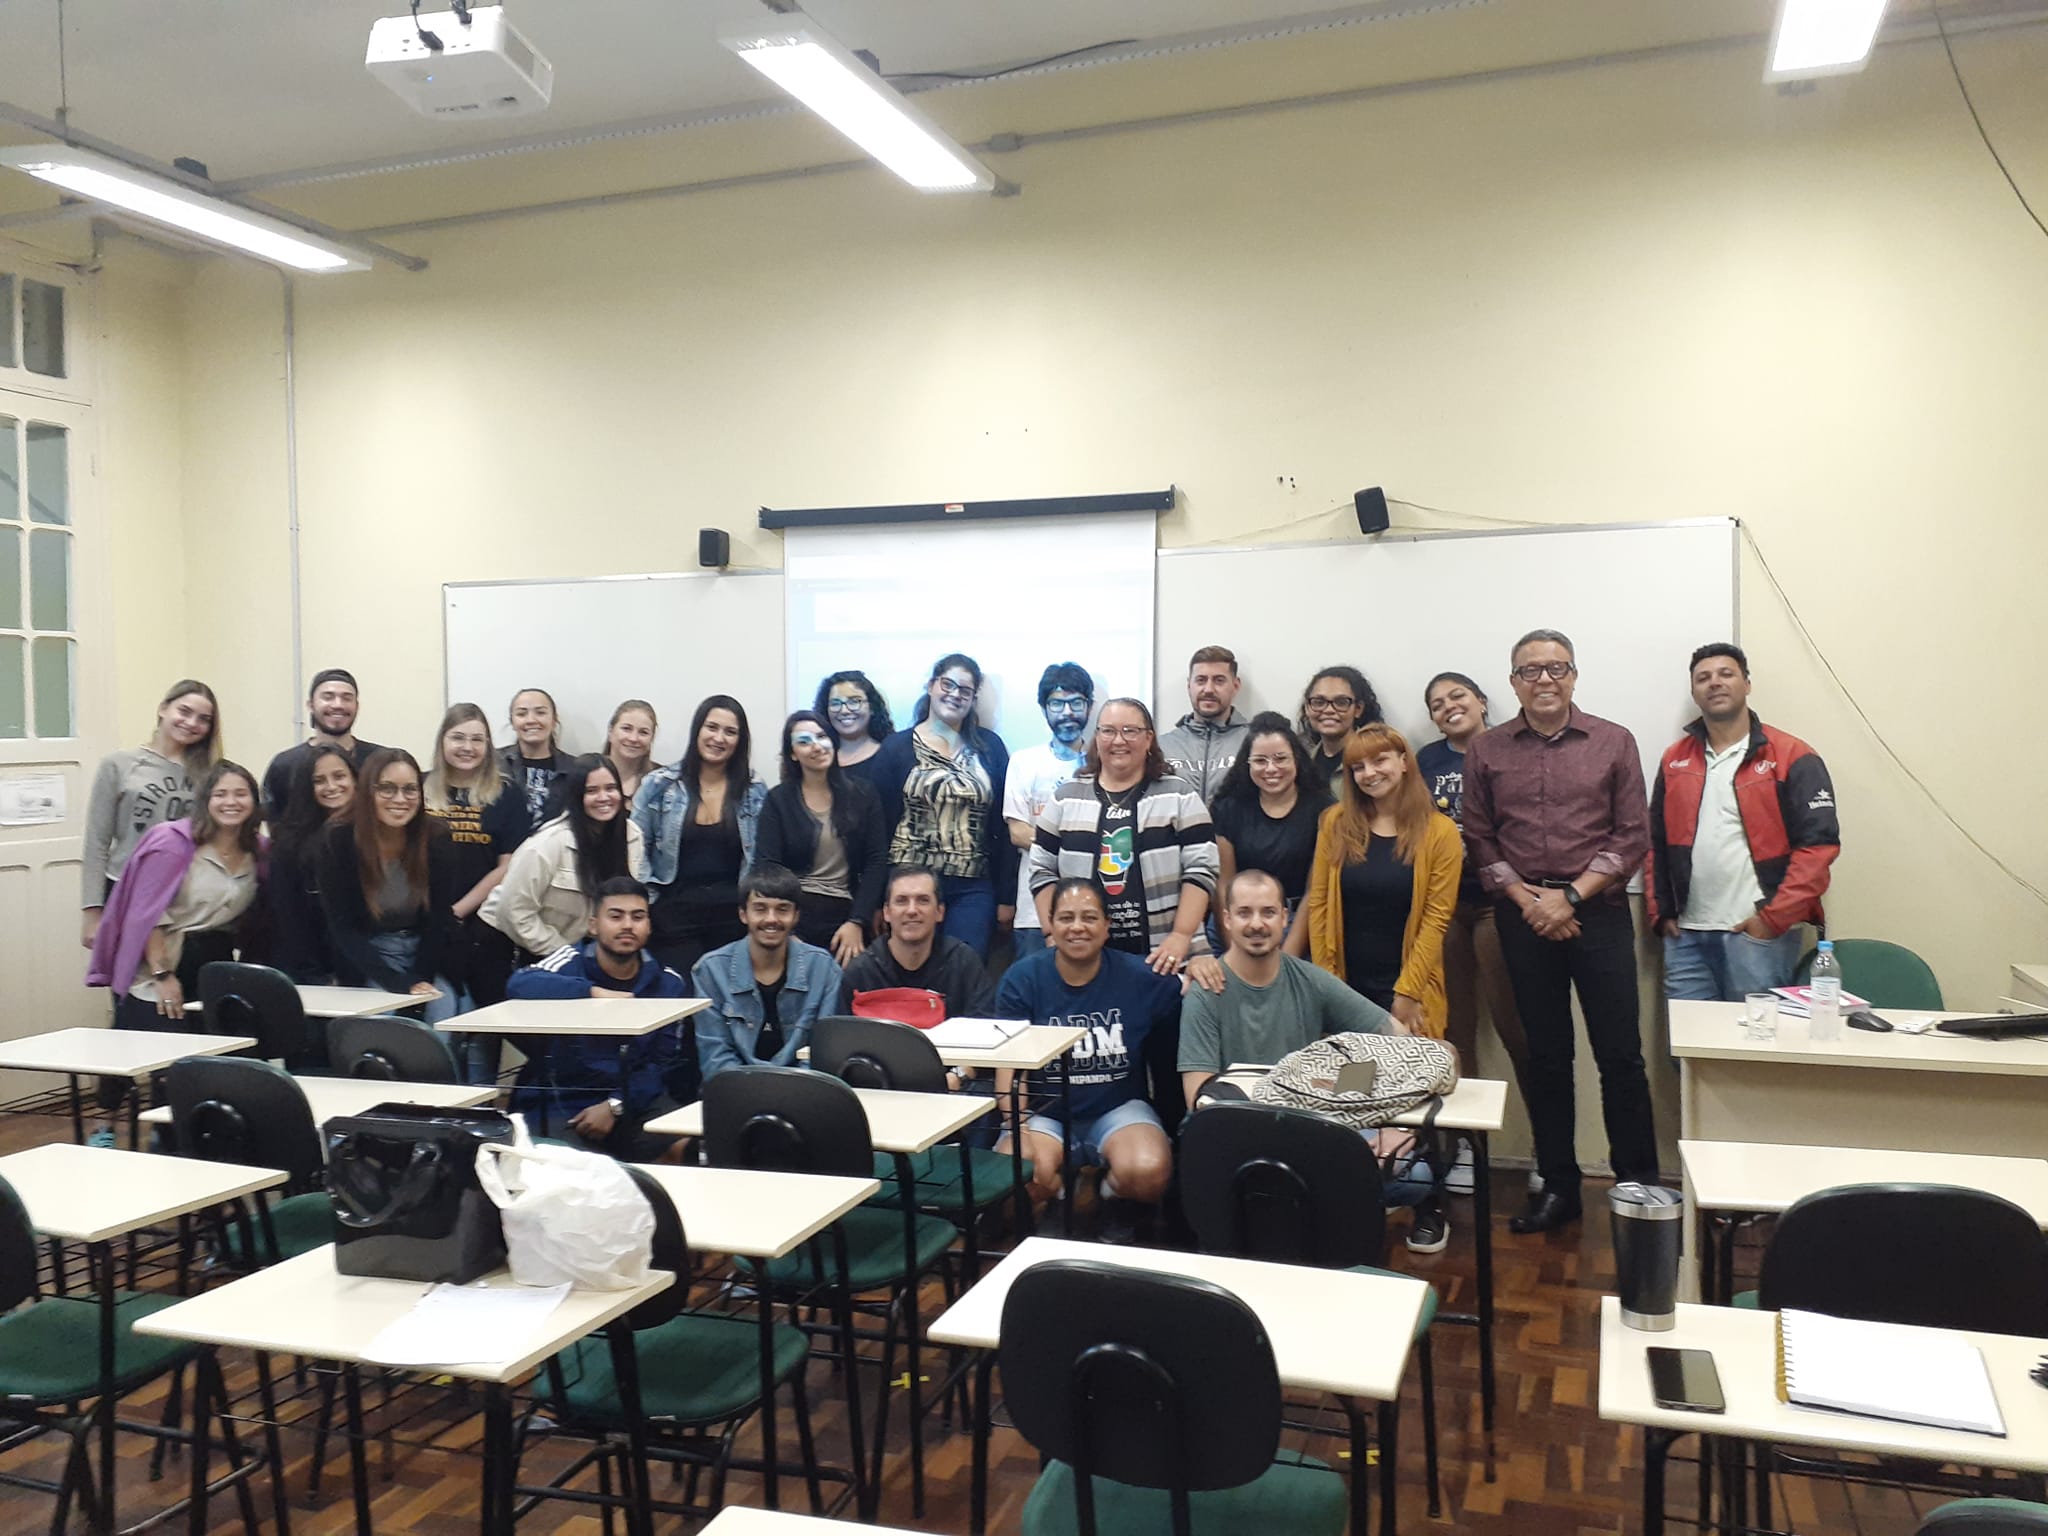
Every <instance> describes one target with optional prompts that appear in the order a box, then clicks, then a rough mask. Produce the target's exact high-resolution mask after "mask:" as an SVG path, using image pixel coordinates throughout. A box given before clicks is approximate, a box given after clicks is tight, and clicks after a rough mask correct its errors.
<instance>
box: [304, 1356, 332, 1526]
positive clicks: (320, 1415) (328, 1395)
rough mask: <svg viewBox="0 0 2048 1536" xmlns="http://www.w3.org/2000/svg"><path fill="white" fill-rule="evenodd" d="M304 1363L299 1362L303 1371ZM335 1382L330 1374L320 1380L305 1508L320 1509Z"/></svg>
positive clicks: (307, 1473) (307, 1471)
mask: <svg viewBox="0 0 2048 1536" xmlns="http://www.w3.org/2000/svg"><path fill="white" fill-rule="evenodd" d="M304 1366H305V1362H304V1361H303V1360H301V1361H300V1369H301V1370H303V1369H304ZM334 1393H335V1380H334V1377H333V1375H332V1374H329V1375H324V1376H322V1377H321V1378H320V1407H319V1410H318V1412H317V1413H315V1415H314V1417H313V1460H312V1464H311V1465H310V1466H309V1467H308V1468H307V1469H306V1507H307V1508H308V1509H318V1508H319V1507H320V1474H321V1473H322V1472H323V1471H324V1470H325V1469H326V1466H327V1440H328V1437H329V1436H330V1435H332V1434H333V1433H334Z"/></svg>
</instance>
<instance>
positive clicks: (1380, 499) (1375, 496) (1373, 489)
mask: <svg viewBox="0 0 2048 1536" xmlns="http://www.w3.org/2000/svg"><path fill="white" fill-rule="evenodd" d="M1351 501H1352V504H1353V505H1354V506H1356V507H1357V508H1358V531H1359V532H1360V533H1385V532H1386V531H1387V493H1386V492H1385V491H1383V490H1381V489H1380V488H1379V487H1378V486H1376V485H1375V486H1369V487H1368V488H1367V489H1365V490H1362V491H1358V492H1356V493H1355V494H1353V496H1352V498H1351Z"/></svg>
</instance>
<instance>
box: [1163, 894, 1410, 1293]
mask: <svg viewBox="0 0 2048 1536" xmlns="http://www.w3.org/2000/svg"><path fill="white" fill-rule="evenodd" d="M1223 923H1224V933H1223V936H1224V941H1225V943H1226V944H1227V945H1228V947H1227V948H1226V949H1225V950H1224V952H1223V990H1222V991H1221V992H1210V991H1207V990H1206V989H1205V988H1202V987H1189V988H1188V989H1187V994H1186V996H1184V997H1183V998H1182V999H1181V1013H1180V1057H1179V1066H1180V1081H1181V1089H1182V1091H1183V1092H1184V1093H1186V1095H1187V1100H1188V1108H1189V1109H1190V1110H1192V1109H1194V1108H1195V1100H1196V1099H1197V1098H1198V1097H1199V1096H1200V1094H1201V1092H1202V1090H1203V1089H1204V1088H1205V1087H1206V1086H1207V1085H1208V1082H1209V1080H1210V1079H1211V1078H1213V1077H1215V1076H1217V1075H1218V1074H1219V1073H1222V1072H1224V1071H1226V1070H1227V1069H1228V1068H1230V1067H1232V1066H1235V1065H1238V1064H1240V1063H1242V1064H1244V1065H1248V1066H1268V1067H1269V1066H1272V1065H1273V1064H1274V1063H1275V1062H1277V1061H1279V1060H1280V1058H1281V1057H1283V1056H1286V1055H1288V1054H1289V1053H1290V1052H1293V1051H1298V1050H1300V1049H1301V1048H1302V1047H1303V1046H1305V1045H1308V1044H1311V1043H1312V1042H1314V1041H1316V1040H1320V1039H1321V1038H1322V1037H1323V1036H1324V1035H1334V1034H1337V1033H1340V1032H1342V1031H1346V1030H1352V1031H1357V1032H1359V1033H1363V1034H1370V1035H1405V1034H1411V1033H1413V1031H1412V1030H1410V1029H1408V1028H1407V1027H1406V1026H1405V1025H1403V1024H1402V1023H1401V1022H1400V1021H1399V1020H1398V1019H1396V1018H1395V1017H1394V1016H1393V1015H1392V1014H1390V1013H1388V1012H1387V1011H1386V1010H1385V1009H1384V1008H1382V1007H1380V1006H1379V1004H1377V1003H1373V1002H1369V1001H1367V1000H1366V999H1365V998H1363V997H1361V996H1359V995H1358V993H1356V992H1354V991H1352V990H1351V988H1350V987H1348V986H1346V985H1345V984H1344V983H1343V982H1341V981H1339V980H1338V979H1337V978H1336V977H1334V976H1332V975H1331V974H1330V973H1329V972H1328V971H1325V970H1322V969H1320V968H1319V967H1317V966H1313V965H1310V964H1309V963H1308V961H1306V960H1299V959H1296V958H1295V957H1294V956H1293V955H1289V954H1283V953H1282V952H1281V948H1280V945H1281V941H1282V940H1283V939H1285V938H1286V936H1287V897H1286V894H1285V893H1284V892H1283V891H1282V890H1281V888H1280V882H1279V881H1278V880H1276V879H1274V878H1273V877H1272V876H1271V875H1269V874H1267V873H1266V872H1265V871H1264V870H1263V869H1246V870H1240V871H1239V872H1238V875H1237V878H1235V879H1234V880H1232V881H1231V882H1230V887H1229V889H1228V890H1227V891H1226V892H1225V893H1224V897H1223ZM1367 1134H1368V1136H1370V1137H1371V1138H1372V1139H1373V1141H1374V1144H1375V1150H1377V1151H1378V1152H1379V1153H1380V1154H1381V1156H1382V1157H1383V1158H1385V1157H1392V1156H1396V1155H1398V1154H1399V1153H1400V1152H1402V1151H1404V1150H1405V1149H1406V1147H1407V1146H1408V1145H1409V1144H1411V1142H1412V1138H1410V1137H1409V1136H1408V1135H1407V1133H1406V1132H1402V1131H1395V1132H1386V1131H1381V1132H1368V1133H1367ZM1390 1138H1398V1139H1399V1141H1400V1143H1401V1144H1400V1145H1399V1146H1395V1145H1393V1144H1391V1140H1390ZM1411 1172H1412V1177H1393V1178H1389V1179H1388V1180H1387V1183H1386V1199H1387V1204H1388V1205H1391V1206H1407V1205H1412V1206H1414V1207H1415V1222H1414V1225H1413V1226H1412V1227H1411V1228H1410V1229H1409V1233H1408V1246H1409V1247H1410V1248H1412V1249H1414V1250H1415V1251H1416V1252H1417V1253H1435V1252H1437V1251H1438V1250H1440V1249H1441V1248H1442V1247H1443V1246H1444V1244H1445V1243H1446V1242H1448V1241H1449V1240H1450V1223H1449V1222H1448V1221H1447V1220H1446V1219H1445V1216H1444V1212H1443V1209H1442V1206H1441V1204H1440V1202H1439V1200H1438V1197H1437V1193H1436V1188H1435V1183H1434V1181H1433V1180H1432V1179H1431V1178H1430V1175H1429V1170H1428V1168H1427V1167H1426V1166H1420V1165H1418V1166H1415V1167H1413V1169H1412V1170H1411Z"/></svg>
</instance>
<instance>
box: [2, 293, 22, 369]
mask: <svg viewBox="0 0 2048 1536" xmlns="http://www.w3.org/2000/svg"><path fill="white" fill-rule="evenodd" d="M19 366H20V364H19V363H17V362H16V361H15V358H14V274H13V273H12V272H0V368H17V367H19Z"/></svg>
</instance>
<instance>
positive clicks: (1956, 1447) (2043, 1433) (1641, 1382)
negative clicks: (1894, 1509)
mask: <svg viewBox="0 0 2048 1536" xmlns="http://www.w3.org/2000/svg"><path fill="white" fill-rule="evenodd" d="M1777 1330H1778V1314H1777V1313H1775V1312H1756V1311H1751V1310H1749V1309H1748V1308H1744V1307H1701V1306H1689V1305H1685V1304H1681V1305H1680V1306H1679V1308H1678V1326H1677V1327H1676V1328H1673V1329H1670V1330H1668V1331H1666V1332H1663V1333H1646V1332H1644V1331H1642V1330H1641V1329H1637V1328H1630V1327H1627V1326H1625V1325H1624V1324H1623V1323H1622V1321H1621V1303H1620V1301H1619V1300H1618V1299H1617V1298H1615V1297H1613V1296H1603V1297H1602V1298H1601V1299H1600V1417H1601V1418H1603V1419H1607V1420H1610V1421H1613V1422H1617V1423H1622V1424H1647V1425H1653V1426H1656V1427H1657V1428H1660V1429H1676V1430H1683V1431H1692V1432H1699V1433H1706V1434H1713V1435H1722V1434H1726V1435H1734V1436H1737V1437H1740V1438H1743V1439H1753V1440H1769V1441H1772V1442H1774V1443H1775V1444H1778V1445H1813V1446H1833V1447H1835V1448H1837V1449H1841V1450H1852V1451H1870V1452H1874V1453H1877V1454H1879V1455H1891V1456H1915V1457H1920V1458H1923V1459H1925V1460H1929V1461H1937V1462H1955V1463H1958V1464H1960V1465H1963V1466H1972V1467H2012V1468H2018V1469H2021V1470H2025V1471H2033V1472H2040V1471H2048V1392H2044V1391H2042V1390H2041V1389H2040V1388H2039V1387H2037V1386H2035V1385H2034V1384H2033V1383H2032V1382H2031V1381H2029V1380H2028V1379H2027V1372H2028V1371H2030V1370H2031V1369H2033V1366H2034V1362H2035V1361H2037V1360H2039V1359H2040V1358H2041V1356H2042V1355H2044V1354H2048V1339H2022V1338H2016V1337H2014V1336H2013V1335H2011V1334H2000V1333H1964V1332H1953V1333H1951V1332H1948V1331H1947V1330H1942V1329H1930V1330H1928V1331H1929V1332H1936V1333H1942V1334H1943V1335H1944V1336H1946V1337H1949V1338H1958V1339H1967V1340H1969V1342H1971V1343H1972V1344H1975V1345H1976V1346H1977V1347H1978V1348H1979V1349H1981V1350H1982V1351H1983V1352H1984V1364H1985V1367H1986V1369H1988V1370H1989V1371H1990V1373H1991V1388H1992V1391H1993V1392H1994V1393H1995V1394H1996V1395H1997V1397H1998V1408H1999V1412H2000V1413H2001V1414H2003V1415H2004V1417H2005V1430H2006V1433H2005V1438H2004V1439H2000V1438H1998V1437H1997V1436H1995V1435H1975V1434H1970V1433H1968V1432H1967V1431H1964V1430H1957V1429H1934V1428H1930V1427H1929V1426H1927V1425H1924V1424H1899V1423H1894V1422H1893V1421H1891V1420H1889V1419H1871V1418H1863V1417H1860V1416H1858V1415H1856V1414H1847V1413H1831V1412H1828V1411H1826V1410H1824V1409H1817V1408H1798V1407H1794V1406H1793V1405H1792V1404H1790V1403H1782V1402H1780V1401H1778V1389H1777V1382H1778V1332H1777ZM1653 1347H1662V1348H1669V1349H1704V1350H1707V1351H1709V1352H1711V1353H1712V1355H1713V1357H1714V1365H1715V1368H1716V1369H1717V1370H1718V1371H1719V1372H1720V1375H1721V1395H1722V1397H1724V1398H1725V1399H1726V1400H1727V1403H1728V1410H1727V1412H1726V1413H1712V1414H1708V1413H1688V1412H1685V1411H1684V1410H1682V1409H1672V1408H1659V1407H1658V1406H1657V1405H1656V1403H1654V1402H1653V1401H1652V1400H1651V1397H1650V1368H1649V1361H1648V1359H1647V1358H1646V1356H1645V1355H1644V1353H1643V1351H1644V1350H1646V1349H1650V1348H1653Z"/></svg>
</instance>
